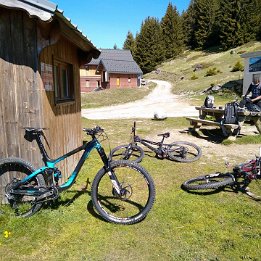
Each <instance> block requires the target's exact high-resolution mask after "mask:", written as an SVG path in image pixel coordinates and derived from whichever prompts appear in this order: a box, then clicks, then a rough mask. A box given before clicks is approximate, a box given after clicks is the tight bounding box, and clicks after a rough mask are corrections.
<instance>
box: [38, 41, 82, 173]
mask: <svg viewBox="0 0 261 261" xmlns="http://www.w3.org/2000/svg"><path fill="white" fill-rule="evenodd" d="M54 59H58V60H61V61H64V62H67V63H70V64H72V65H73V71H74V77H73V80H74V88H75V90H74V96H75V99H74V101H70V102H65V103H58V104H56V103H55V97H54V90H51V91H43V92H42V94H43V108H44V111H43V118H44V127H46V128H47V130H46V136H47V138H48V141H49V145H50V150H49V151H50V156H51V157H53V158H56V157H59V156H61V155H63V154H65V153H67V152H68V151H70V150H72V149H74V148H76V146H80V145H82V139H81V137H82V128H81V97H80V70H79V62H78V51H77V48H76V47H75V46H74V45H72V44H71V43H70V42H69V41H67V40H66V39H65V38H63V37H61V39H60V40H59V41H58V43H57V44H55V45H53V46H48V47H46V48H45V49H44V50H43V51H42V52H41V55H40V62H41V63H45V64H53V60H54ZM43 84H44V83H43ZM79 154H80V153H78V154H76V155H74V156H71V157H70V158H69V159H68V160H66V161H65V164H63V165H59V169H61V170H62V172H63V173H64V176H65V177H66V176H68V174H69V173H71V172H72V170H73V169H74V167H75V164H76V163H77V161H78V160H79V157H80V155H79Z"/></svg>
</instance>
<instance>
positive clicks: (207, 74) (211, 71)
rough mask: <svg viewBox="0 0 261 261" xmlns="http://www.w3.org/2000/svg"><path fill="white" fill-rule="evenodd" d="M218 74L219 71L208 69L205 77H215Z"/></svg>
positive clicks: (214, 68)
mask: <svg viewBox="0 0 261 261" xmlns="http://www.w3.org/2000/svg"><path fill="white" fill-rule="evenodd" d="M218 73H221V71H220V70H217V68H216V67H213V68H210V69H209V70H207V72H206V75H205V76H213V75H216V74H218Z"/></svg>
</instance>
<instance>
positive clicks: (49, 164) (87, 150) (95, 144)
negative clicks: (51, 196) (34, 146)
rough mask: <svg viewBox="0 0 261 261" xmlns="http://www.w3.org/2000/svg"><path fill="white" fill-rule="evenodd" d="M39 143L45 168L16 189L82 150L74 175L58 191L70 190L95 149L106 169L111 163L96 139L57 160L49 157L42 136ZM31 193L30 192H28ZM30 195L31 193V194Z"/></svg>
mask: <svg viewBox="0 0 261 261" xmlns="http://www.w3.org/2000/svg"><path fill="white" fill-rule="evenodd" d="M36 141H37V143H38V146H39V148H40V151H41V154H42V156H43V161H44V163H45V166H44V167H41V168H39V169H37V170H36V171H34V172H33V173H31V174H30V175H28V176H27V177H25V178H24V179H22V180H21V181H19V182H17V184H16V185H15V187H14V189H16V188H18V187H19V186H20V185H23V184H25V183H26V182H27V181H29V180H30V179H32V178H34V177H36V176H37V175H38V174H40V173H44V172H45V171H46V170H48V169H54V170H55V165H56V164H57V163H59V162H60V161H63V160H65V159H66V158H68V157H70V156H71V155H73V154H76V153H77V152H79V151H81V150H84V152H83V154H82V156H81V158H80V160H79V162H78V164H77V165H76V167H75V169H74V171H73V172H72V174H71V175H70V176H69V178H68V180H67V181H66V182H65V183H63V184H62V185H60V186H59V187H58V190H59V191H63V190H66V189H68V188H70V187H71V186H72V185H73V183H74V181H75V180H76V178H77V176H78V173H79V172H80V169H81V167H82V165H83V164H84V162H85V160H86V159H87V158H88V156H89V154H90V152H91V151H92V150H93V149H97V151H98V153H99V155H100V157H101V159H102V161H103V163H104V165H105V167H106V168H107V167H108V165H109V161H108V158H107V156H106V154H105V152H104V149H103V148H102V146H101V144H100V142H99V141H98V140H97V139H96V138H94V139H93V140H91V141H89V142H87V143H85V144H83V145H82V146H80V147H78V148H76V149H74V150H72V151H70V152H68V153H66V154H65V155H63V156H61V157H59V158H57V159H50V158H49V157H48V155H47V152H46V150H45V148H44V146H43V144H42V142H41V138H40V136H39V137H37V139H36ZM28 192H29V191H28ZM29 193H30V192H29Z"/></svg>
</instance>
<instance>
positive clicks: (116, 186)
mask: <svg viewBox="0 0 261 261" xmlns="http://www.w3.org/2000/svg"><path fill="white" fill-rule="evenodd" d="M108 175H109V177H110V180H111V183H112V186H113V188H114V189H115V190H116V192H117V193H118V194H119V195H120V193H121V186H120V183H119V181H118V179H117V177H116V175H115V174H114V173H113V172H112V171H111V170H109V171H108Z"/></svg>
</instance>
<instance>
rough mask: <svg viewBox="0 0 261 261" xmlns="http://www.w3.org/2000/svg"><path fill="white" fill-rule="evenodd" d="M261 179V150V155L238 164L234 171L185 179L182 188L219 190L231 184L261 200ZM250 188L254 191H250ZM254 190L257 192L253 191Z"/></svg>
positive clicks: (235, 189)
mask: <svg viewBox="0 0 261 261" xmlns="http://www.w3.org/2000/svg"><path fill="white" fill-rule="evenodd" d="M259 179H261V151H260V156H256V158H255V159H252V160H249V161H247V162H245V163H241V164H239V165H236V166H235V167H234V168H233V170H232V172H227V173H220V172H217V173H213V174H208V175H204V176H199V177H196V178H192V179H189V180H187V181H185V182H184V183H183V184H182V188H183V189H184V190H187V191H195V190H196V191H197V190H208V189H214V190H217V189H220V188H224V187H226V186H230V187H231V188H232V189H233V190H234V191H241V192H244V193H246V194H247V195H249V196H250V197H252V198H254V199H256V200H261V193H260V192H261V184H260V182H259ZM253 181H255V182H253ZM250 185H251V186H250ZM250 187H251V188H250ZM250 189H251V190H252V191H250ZM253 190H254V191H255V192H253Z"/></svg>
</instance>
